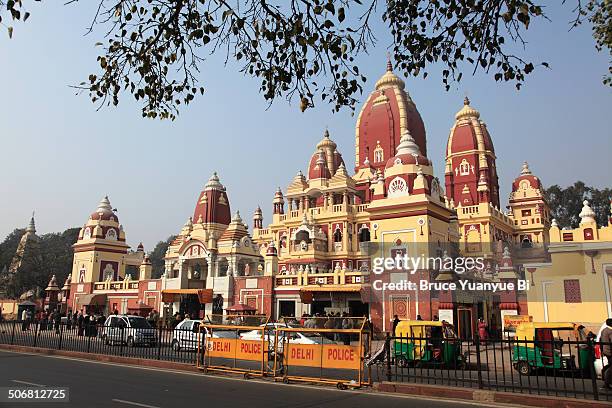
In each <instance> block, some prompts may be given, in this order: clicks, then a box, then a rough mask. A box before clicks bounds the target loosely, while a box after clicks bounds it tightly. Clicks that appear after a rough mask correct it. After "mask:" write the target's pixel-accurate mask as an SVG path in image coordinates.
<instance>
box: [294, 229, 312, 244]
mask: <svg viewBox="0 0 612 408" xmlns="http://www.w3.org/2000/svg"><path fill="white" fill-rule="evenodd" d="M302 241H305V242H307V243H310V234H309V233H308V231H298V232H297V233H296V234H295V242H297V243H300V242H302Z"/></svg>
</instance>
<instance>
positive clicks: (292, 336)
mask: <svg viewBox="0 0 612 408" xmlns="http://www.w3.org/2000/svg"><path fill="white" fill-rule="evenodd" d="M263 326H264V325H263V324H262V325H261V326H260V327H263ZM265 326H266V335H265V336H266V337H265V339H266V341H270V342H274V337H275V334H274V333H275V329H276V328H278V327H280V328H288V327H293V326H291V325H287V324H285V323H268V324H266V325H265ZM286 337H288V340H287V341H288V342H289V343H292V344H335V342H333V341H331V340H329V339H328V338H327V337H325V336H322V335H321V334H320V333H315V332H294V331H291V332H283V336H282V338H279V345H280V347H281V348H282V344H280V342H281V340H284V339H285V338H286ZM240 338H241V339H242V340H256V341H261V331H259V330H251V331H248V332H246V333H242V334H241V335H240Z"/></svg>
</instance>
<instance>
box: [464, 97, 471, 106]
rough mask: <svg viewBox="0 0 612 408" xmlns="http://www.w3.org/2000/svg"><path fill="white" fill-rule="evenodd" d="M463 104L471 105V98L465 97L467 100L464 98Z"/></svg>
mask: <svg viewBox="0 0 612 408" xmlns="http://www.w3.org/2000/svg"><path fill="white" fill-rule="evenodd" d="M463 104H464V105H469V104H470V98H468V96H467V95H465V98H463Z"/></svg>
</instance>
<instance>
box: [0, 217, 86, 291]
mask: <svg viewBox="0 0 612 408" xmlns="http://www.w3.org/2000/svg"><path fill="white" fill-rule="evenodd" d="M22 235H23V230H15V231H13V232H12V233H11V234H9V235H8V236H7V238H6V239H5V240H4V242H3V243H2V244H1V245H4V244H7V245H6V248H7V249H6V251H4V250H3V251H2V254H1V256H2V259H3V262H4V258H6V259H8V265H10V263H11V260H12V259H13V257H14V256H15V252H16V250H17V244H18V243H19V240H20V239H21V236H22ZM78 235H79V228H69V229H67V230H65V231H64V232H62V233H50V234H45V235H42V236H41V237H40V240H39V242H38V250H37V251H32V250H30V251H28V250H26V253H25V254H24V258H23V259H22V264H21V266H20V268H19V270H18V271H17V273H16V274H15V276H14V279H12V280H9V281H7V280H6V276H2V278H3V279H2V280H1V281H2V282H3V283H4V285H5V287H4V288H3V289H4V290H5V291H6V293H7V295H9V296H11V297H18V296H20V295H21V294H22V293H24V292H26V291H28V290H30V289H34V290H39V291H40V290H44V288H46V287H47V284H48V283H49V279H50V278H51V275H55V277H56V279H57V283H58V285H59V286H60V287H61V286H62V285H63V284H64V281H65V280H66V278H67V277H68V274H70V273H71V272H72V259H73V255H74V252H73V250H72V245H73V244H74V243H75V242H76V241H77V238H78ZM15 242H16V244H15ZM0 270H1V268H0Z"/></svg>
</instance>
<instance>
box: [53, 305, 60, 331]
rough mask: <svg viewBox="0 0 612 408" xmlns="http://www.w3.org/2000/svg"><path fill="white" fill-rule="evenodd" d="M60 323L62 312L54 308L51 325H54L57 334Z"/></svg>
mask: <svg viewBox="0 0 612 408" xmlns="http://www.w3.org/2000/svg"><path fill="white" fill-rule="evenodd" d="M61 323H62V314H61V313H60V312H59V310H56V311H55V316H54V318H53V326H55V334H59V332H60V324H61Z"/></svg>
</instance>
